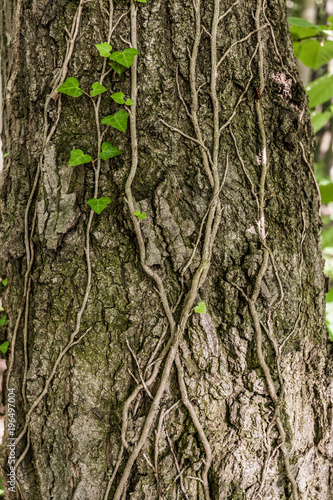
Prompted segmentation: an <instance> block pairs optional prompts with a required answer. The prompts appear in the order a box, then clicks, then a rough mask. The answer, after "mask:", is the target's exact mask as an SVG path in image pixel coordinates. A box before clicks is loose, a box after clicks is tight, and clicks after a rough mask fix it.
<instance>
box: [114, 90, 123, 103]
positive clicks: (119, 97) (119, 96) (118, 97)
mask: <svg viewBox="0 0 333 500" xmlns="http://www.w3.org/2000/svg"><path fill="white" fill-rule="evenodd" d="M124 97H125V94H123V92H116V93H115V94H112V96H111V99H113V100H114V101H115V102H117V103H118V104H124V103H125V99H124Z"/></svg>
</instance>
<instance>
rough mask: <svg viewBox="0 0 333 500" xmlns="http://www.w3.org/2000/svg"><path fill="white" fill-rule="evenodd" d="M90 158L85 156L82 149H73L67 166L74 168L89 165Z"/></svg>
mask: <svg viewBox="0 0 333 500" xmlns="http://www.w3.org/2000/svg"><path fill="white" fill-rule="evenodd" d="M90 162H91V156H90V155H85V154H84V152H83V151H82V149H73V150H72V151H71V157H70V159H69V166H70V167H75V165H82V163H90Z"/></svg>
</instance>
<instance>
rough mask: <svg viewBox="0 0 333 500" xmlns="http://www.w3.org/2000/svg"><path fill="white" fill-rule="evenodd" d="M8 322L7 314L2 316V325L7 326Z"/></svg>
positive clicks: (0, 323) (0, 321)
mask: <svg viewBox="0 0 333 500" xmlns="http://www.w3.org/2000/svg"><path fill="white" fill-rule="evenodd" d="M7 323H8V320H7V316H2V318H0V326H5V325H7Z"/></svg>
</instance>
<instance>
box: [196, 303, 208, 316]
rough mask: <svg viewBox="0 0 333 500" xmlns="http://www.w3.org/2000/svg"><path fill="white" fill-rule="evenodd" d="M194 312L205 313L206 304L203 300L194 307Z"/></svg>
mask: <svg viewBox="0 0 333 500" xmlns="http://www.w3.org/2000/svg"><path fill="white" fill-rule="evenodd" d="M194 311H195V312H196V313H201V314H206V304H205V303H204V302H199V305H198V306H196V307H195V308H194Z"/></svg>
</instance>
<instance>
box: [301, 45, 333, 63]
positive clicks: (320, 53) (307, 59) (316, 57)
mask: <svg viewBox="0 0 333 500" xmlns="http://www.w3.org/2000/svg"><path fill="white" fill-rule="evenodd" d="M332 57H333V41H332V40H328V41H325V42H324V43H323V45H321V43H320V42H318V40H305V41H304V42H302V47H301V51H300V54H299V56H298V58H299V59H300V60H301V61H302V63H303V64H305V66H308V67H309V68H312V69H317V68H319V66H322V65H323V64H327V63H328V62H329V61H330V60H331V59H332Z"/></svg>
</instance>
